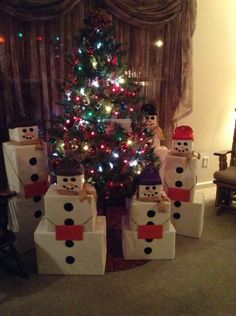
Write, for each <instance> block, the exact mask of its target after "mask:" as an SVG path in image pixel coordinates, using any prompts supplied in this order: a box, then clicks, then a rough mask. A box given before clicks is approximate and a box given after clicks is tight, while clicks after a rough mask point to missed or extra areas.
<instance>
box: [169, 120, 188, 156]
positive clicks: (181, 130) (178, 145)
mask: <svg viewBox="0 0 236 316" xmlns="http://www.w3.org/2000/svg"><path fill="white" fill-rule="evenodd" d="M193 139H194V137H193V130H192V128H191V127H190V126H187V125H182V126H178V127H176V129H175V131H174V134H173V137H172V148H171V151H172V153H175V154H178V155H183V156H185V155H187V154H189V153H191V152H192V143H193Z"/></svg>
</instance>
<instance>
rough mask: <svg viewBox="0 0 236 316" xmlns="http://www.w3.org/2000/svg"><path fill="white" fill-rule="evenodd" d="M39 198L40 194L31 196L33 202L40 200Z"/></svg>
mask: <svg viewBox="0 0 236 316" xmlns="http://www.w3.org/2000/svg"><path fill="white" fill-rule="evenodd" d="M41 199H42V197H41V196H40V195H37V196H34V197H33V201H34V202H35V203H37V202H39V201H41Z"/></svg>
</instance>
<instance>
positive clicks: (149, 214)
mask: <svg viewBox="0 0 236 316" xmlns="http://www.w3.org/2000/svg"><path fill="white" fill-rule="evenodd" d="M155 215H156V211H153V210H149V211H148V212H147V216H148V217H154V216H155Z"/></svg>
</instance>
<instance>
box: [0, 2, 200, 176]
mask: <svg viewBox="0 0 236 316" xmlns="http://www.w3.org/2000/svg"><path fill="white" fill-rule="evenodd" d="M99 7H102V8H105V9H106V10H107V11H108V12H109V13H110V14H111V15H112V18H113V26H114V30H115V37H116V39H117V40H118V41H120V42H121V43H123V45H124V49H125V50H126V52H127V53H126V54H125V56H124V59H123V62H124V63H126V64H128V65H129V70H130V73H131V74H132V75H134V76H136V77H137V79H138V80H139V81H140V82H141V83H142V85H143V89H142V96H143V97H144V98H145V102H152V103H154V104H155V106H156V109H157V113H158V117H159V125H160V126H161V127H162V128H163V130H164V133H165V136H166V141H165V144H167V145H169V144H170V141H171V135H172V131H173V127H174V124H175V123H176V122H177V121H178V119H179V118H181V117H183V116H185V115H187V114H188V113H190V112H191V110H192V59H191V58H192V35H193V32H194V28H195V20H196V0H150V1H145V0H137V1H135V0H99V1H95V0H63V1H60V0H36V1H35V0H24V1H18V0H2V1H1V6H0V89H1V91H0V141H1V142H3V141H6V140H7V139H8V131H7V125H8V123H9V122H10V121H11V120H12V119H14V117H15V116H16V115H17V114H18V113H21V114H24V115H28V116H29V117H30V118H32V119H36V120H37V121H38V123H39V127H40V130H41V131H42V136H43V137H45V138H46V139H47V130H48V128H50V124H51V117H52V114H53V113H54V114H55V113H58V112H59V111H60V107H59V106H58V105H57V102H58V101H59V100H60V89H61V87H62V84H63V81H64V79H65V77H66V75H67V73H68V72H69V71H70V65H68V63H67V56H68V55H69V54H70V53H72V52H73V47H74V36H75V34H77V32H78V31H79V29H80V28H81V27H82V26H83V19H84V17H86V16H87V15H89V14H90V13H91V12H92V11H94V10H95V9H97V8H99ZM157 40H161V41H162V43H163V45H162V46H159V47H157V46H155V45H154V43H155V42H156V41H157ZM1 160H2V159H1ZM2 165H3V163H1V165H0V169H1V170H0V171H1V174H2V172H4V168H3V167H2Z"/></svg>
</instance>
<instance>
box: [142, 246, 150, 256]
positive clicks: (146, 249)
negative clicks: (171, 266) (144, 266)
mask: <svg viewBox="0 0 236 316" xmlns="http://www.w3.org/2000/svg"><path fill="white" fill-rule="evenodd" d="M144 252H145V253H146V255H150V253H152V248H150V247H146V248H145V249H144Z"/></svg>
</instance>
